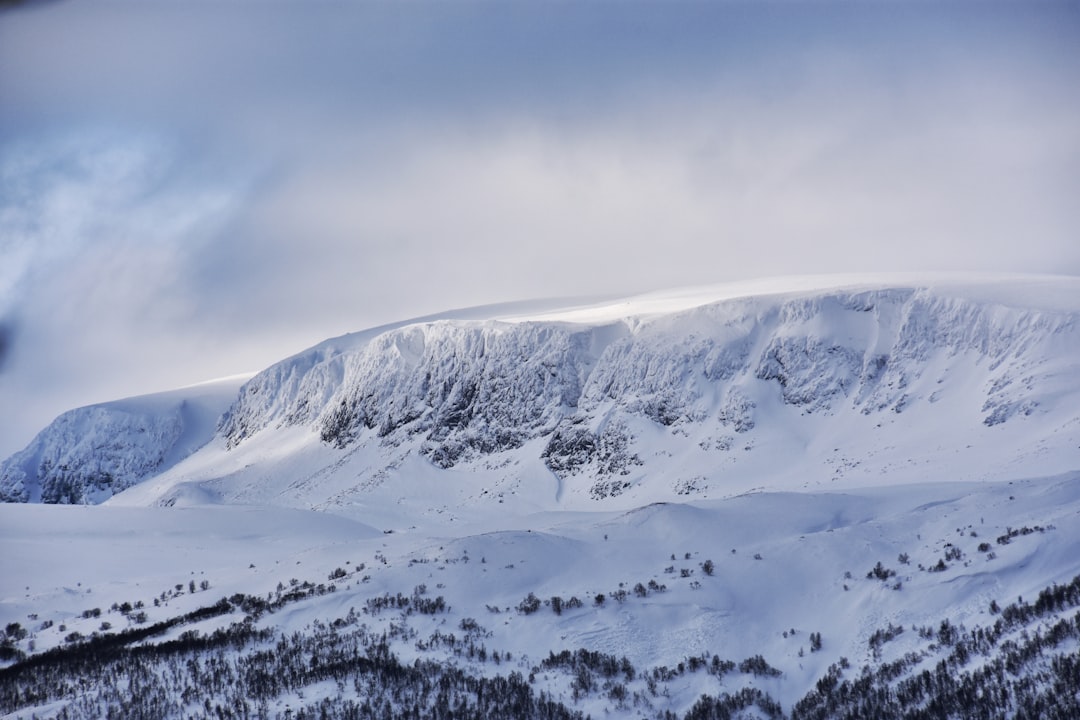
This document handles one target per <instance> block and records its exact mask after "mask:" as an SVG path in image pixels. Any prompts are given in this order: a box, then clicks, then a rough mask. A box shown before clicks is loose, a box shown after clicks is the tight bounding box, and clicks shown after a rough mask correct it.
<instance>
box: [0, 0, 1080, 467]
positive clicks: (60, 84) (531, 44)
mask: <svg viewBox="0 0 1080 720" xmlns="http://www.w3.org/2000/svg"><path fill="white" fill-rule="evenodd" d="M1078 87H1080V4H1078V3H1075V2H1072V3H1060V4H1058V3H1051V2H1024V3H989V2H987V3H983V2H956V3H922V2H912V3H901V2H865V3H857V2H845V3H828V2H767V3H736V2H713V3H705V2H690V1H684V2H675V3H666V2H665V3H660V2H655V3H653V2H646V1H637V2H626V3H619V2H613V1H612V2H580V3H568V2H513V3H498V4H495V3H480V2H439V3H435V2H430V3H429V2H423V1H416V2H408V3H389V2H346V1H344V0H342V1H336V2H335V1H331V0H315V1H306V0H305V1H303V2H301V1H300V0H277V1H276V2H275V1H267V2H257V1H256V0H222V1H221V2H208V1H202V0H195V1H194V2H192V1H191V0H185V1H183V2H172V1H170V0H141V1H139V2H119V1H116V0H83V1H81V2H74V1H70V0H48V1H44V0H39V1H38V2H34V1H33V0H29V1H27V2H23V3H10V2H8V3H0V410H2V412H0V458H2V457H6V456H7V455H8V454H10V453H11V452H13V451H15V450H17V449H19V448H20V447H22V446H23V445H25V444H26V443H27V442H28V441H29V440H30V439H31V438H32V437H33V435H34V433H35V432H37V431H38V430H40V429H41V428H42V427H44V425H45V424H47V423H48V422H49V421H50V420H51V419H52V418H53V417H55V416H56V415H57V414H59V413H60V412H62V411H64V410H66V409H69V408H72V407H76V406H79V405H84V404H88V403H92V402H101V401H106V400H110V399H115V398H119V397H125V396H130V395H135V394H141V393H146V392H153V391H158V390H166V389H170V388H174V387H178V386H182V385H186V384H190V383H195V382H199V381H202V380H207V379H211V378H214V377H219V376H223V375H230V374H234V373H239V372H246V371H254V370H259V369H261V368H263V367H266V366H268V365H270V364H271V363H273V362H275V361H276V360H278V359H281V358H283V357H285V356H287V355H290V354H292V353H294V352H297V351H299V350H302V349H303V348H305V347H307V346H310V345H313V344H315V343H317V342H319V341H320V340H323V339H325V338H328V337H331V336H335V335H340V334H343V333H345V332H350V331H354V330H359V329H363V328H366V327H371V326H375V325H379V324H382V323H386V322H392V321H395V320H401V319H404V318H408V317H413V316H419V315H424V314H428V313H433V312H438V311H442V310H447V309H451V308H458V307H467V306H472V305H479V304H486V303H495V302H503V301H511V300H520V299H531V298H546V297H560V296H574V297H580V296H592V295H611V294H623V293H625V294H629V293H637V292H644V291H650V290H656V289H664V288H670V287H677V286H683V285H700V284H709V283H717V282H724V281H728V280H741V279H748V278H757V277H768V276H778V275H788V274H807V273H830V272H845V273H850V272H856V273H858V272H880V271H930V270H933V271H939V270H948V271H952V270H956V271H992V272H997V271H1008V272H1025V273H1056V274H1065V275H1080V237H1078V229H1080V202H1078V201H1077V198H1080V92H1078V91H1077V88H1078Z"/></svg>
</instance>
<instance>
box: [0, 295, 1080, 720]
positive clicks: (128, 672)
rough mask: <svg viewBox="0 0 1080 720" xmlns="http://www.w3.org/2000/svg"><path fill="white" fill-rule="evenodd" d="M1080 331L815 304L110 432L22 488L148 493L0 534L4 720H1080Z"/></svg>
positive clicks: (902, 306)
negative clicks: (70, 481)
mask: <svg viewBox="0 0 1080 720" xmlns="http://www.w3.org/2000/svg"><path fill="white" fill-rule="evenodd" d="M1078 320H1080V280H1074V279H1067V278H989V279H988V278H981V279H965V278H956V277H939V278H918V279H915V280H912V279H911V278H887V279H886V278H876V279H873V281H872V282H871V281H867V280H863V281H856V280H853V279H841V280H836V279H821V278H803V279H799V280H794V281H784V282H783V283H780V284H766V285H760V284H758V285H754V284H750V285H740V286H722V287H714V288H703V289H693V290H688V291H678V292H670V293H657V294H652V295H647V296H642V297H637V298H631V299H629V300H620V301H613V302H605V303H599V304H597V303H592V304H587V303H578V304H575V305H574V306H573V307H570V308H569V309H563V310H553V309H552V308H551V307H550V306H549V307H546V308H540V307H532V308H523V307H521V306H518V307H515V308H506V307H503V308H499V309H494V310H487V311H485V310H470V311H467V312H463V313H451V314H448V315H446V316H443V317H439V318H427V319H423V320H419V321H415V322H406V323H402V324H400V325H396V326H392V327H384V328H377V329H374V330H371V331H366V332H362V333H357V334H354V335H349V336H344V337H342V338H336V339H333V340H329V341H327V342H325V343H322V344H320V345H318V346H316V347H314V348H312V349H310V350H308V351H305V352H303V353H300V354H298V355H296V356H294V357H291V358H288V359H286V360H284V361H282V362H280V363H278V364H276V365H274V366H272V367H270V368H268V369H267V370H265V371H263V372H262V373H259V374H258V375H256V376H254V377H252V378H251V379H250V380H249V381H248V382H246V383H245V384H244V385H243V386H242V387H239V388H237V387H236V386H235V385H233V386H232V387H231V388H228V387H220V388H217V389H215V391H214V393H213V395H214V398H215V399H214V400H213V402H210V401H209V399H207V402H206V404H204V405H200V406H199V407H202V408H204V412H203V414H202V417H203V420H204V422H196V423H191V424H188V425H184V427H185V428H187V432H186V433H180V435H179V436H178V435H177V430H176V428H175V426H176V421H175V420H173V419H171V418H175V417H176V413H178V412H181V413H182V411H183V410H184V409H185V408H186V410H187V411H188V412H190V411H191V410H192V407H193V405H192V404H193V403H194V402H195V401H194V399H193V398H194V397H195V394H193V391H192V389H188V390H186V391H181V392H178V393H177V394H176V395H175V396H161V397H157V398H151V399H145V398H144V399H136V400H131V401H123V402H120V403H113V404H110V405H108V406H103V407H104V409H102V407H100V406H99V407H95V408H87V409H83V410H81V411H74V412H73V413H71V414H70V415H71V416H72V417H71V418H69V419H65V418H68V416H63V417H62V418H61V419H59V420H58V421H57V422H56V423H54V425H53V426H51V427H50V428H49V429H47V430H46V431H43V433H42V434H41V435H40V436H39V437H38V439H37V440H35V444H33V445H31V447H30V448H28V449H27V450H26V451H24V452H23V453H20V454H19V455H17V456H15V458H13V459H11V460H9V461H8V462H7V463H6V464H5V465H4V468H5V472H11V470H9V469H10V468H15V469H16V470H20V469H21V471H22V472H23V473H24V475H23V476H20V477H30V476H31V471H33V472H34V473H37V474H36V475H33V477H40V478H45V477H60V478H63V477H67V476H62V475H57V474H55V473H54V474H52V475H48V474H47V473H43V472H42V471H41V470H40V468H42V467H46V469H49V468H56V467H61V466H63V465H66V466H67V471H69V472H71V471H73V470H72V469H73V468H77V469H78V471H79V472H80V473H81V475H80V477H84V478H88V479H90V480H91V481H92V479H93V478H95V477H98V476H100V475H101V474H103V473H109V474H110V475H111V477H114V478H117V477H123V478H127V479H129V480H130V481H131V482H135V481H136V480H138V478H142V479H141V480H140V481H138V482H136V484H134V485H132V486H131V487H129V488H128V489H127V490H125V491H124V492H121V493H118V494H116V495H114V496H113V497H111V498H108V499H107V500H106V501H105V502H104V503H103V504H101V505H99V506H94V507H48V506H43V505H32V504H14V503H12V504H5V505H0V544H2V546H3V547H4V548H5V552H4V553H0V577H2V578H3V579H4V582H3V583H0V626H3V628H4V630H3V633H2V634H0V718H19V719H20V720H23V719H25V720H29V718H32V717H39V718H58V717H65V718H91V717H106V716H117V717H154V718H166V717H177V718H179V717H198V718H211V717H214V718H222V717H245V716H247V717H251V716H257V717H268V718H269V717H282V718H286V717H287V718H293V719H294V720H295V719H296V718H309V717H320V716H327V717H352V716H355V717H383V716H386V717H417V718H420V717H447V718H458V717H467V718H480V717H483V718H567V719H582V720H583V719H584V718H585V717H586V716H591V717H606V716H611V717H636V718H658V719H663V720H667V719H668V718H672V717H679V718H684V720H697V719H698V718H718V717H733V718H762V717H768V718H777V719H779V718H786V717H790V718H799V719H800V720H809V719H811V718H813V719H823V718H861V717H876V718H907V717H948V718H953V717H955V718H961V717H1025V718H1026V717H1041V718H1056V719H1061V720H1064V719H1065V718H1075V717H1077V716H1078V715H1080V615H1078V611H1080V522H1078V519H1080V322H1078ZM218 391H220V392H218ZM166 399H167V400H166ZM215 403H216V404H215ZM229 403H231V405H230V404H229ZM226 406H228V409H227V412H225V414H224V415H223V416H221V421H220V423H217V424H216V425H215V422H216V419H217V418H218V416H219V415H220V413H221V411H223V410H225V408H226ZM177 408H180V409H179V410H177ZM137 410H138V411H139V412H142V414H141V415H140V414H139V412H136V411H137ZM215 427H216V430H215V429H214V428H215ZM138 428H143V431H142V432H140V431H139V430H138ZM196 429H197V430H198V431H197V432H196ZM180 438H187V439H183V440H182V439H180ZM200 444H201V447H199V448H198V449H197V450H194V451H193V452H192V450H193V449H194V448H195V447H196V446H199V445H200ZM49 458H52V460H51V461H50V462H49V463H45V462H44V460H43V459H49ZM155 458H159V459H157V460H155ZM155 463H156V464H155ZM121 471H122V472H121ZM125 482H126V481H125ZM115 486H116V481H115V480H114V482H113V487H115ZM55 487H56V483H55V482H54V483H53V484H51V485H47V484H46V483H45V482H42V483H41V484H40V485H33V484H31V483H27V482H25V481H24V482H23V484H22V485H21V486H19V488H20V491H21V492H26V494H27V495H28V496H29V499H32V500H38V499H50V498H46V497H45V495H46V488H48V492H53V493H55V490H54V489H53V488H55ZM35 488H40V489H35ZM94 492H96V491H87V492H85V495H84V497H86V498H88V499H90V500H93V499H100V498H102V497H104V496H105V495H107V494H108V490H107V489H106V490H104V491H102V492H101V493H100V495H96V496H95V495H94Z"/></svg>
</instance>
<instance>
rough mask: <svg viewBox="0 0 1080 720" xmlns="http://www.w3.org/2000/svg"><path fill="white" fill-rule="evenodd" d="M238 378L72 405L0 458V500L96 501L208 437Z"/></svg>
mask: <svg viewBox="0 0 1080 720" xmlns="http://www.w3.org/2000/svg"><path fill="white" fill-rule="evenodd" d="M239 385H240V380H236V379H234V380H227V381H222V382H218V383H212V384H207V385H203V386H196V387H193V388H188V389H184V390H176V391H172V392H167V393H159V394H155V395H145V396H141V397H135V398H129V399H127V400H118V401H115V402H110V403H103V404H101V405H90V406H87V407H82V408H77V409H75V410H69V411H68V412H66V413H64V414H62V415H60V416H59V417H58V418H56V420H54V421H53V422H52V423H51V424H50V425H49V426H48V427H46V428H45V429H44V430H42V431H41V432H40V433H38V435H37V437H35V438H34V439H33V440H32V441H31V442H30V444H29V445H27V446H26V448H24V449H23V450H21V451H19V452H17V453H15V454H14V455H12V456H11V457H10V458H8V459H7V460H5V461H4V462H3V463H0V502H42V503H58V504H82V503H100V502H103V501H105V500H107V499H109V498H110V497H112V496H113V495H115V494H116V493H118V492H121V491H122V490H126V489H127V488H129V487H131V486H132V485H135V484H136V483H139V482H141V481H143V480H145V479H146V478H148V477H150V476H152V475H155V474H156V473H158V472H160V471H162V470H165V469H166V468H169V467H171V466H173V465H175V464H176V463H177V462H179V461H181V460H183V459H184V458H185V457H187V456H188V455H190V454H191V453H193V452H195V451H196V450H197V449H199V448H200V447H202V446H203V445H204V444H206V443H207V442H208V441H209V440H210V439H211V438H213V436H214V433H215V431H216V428H217V422H218V419H219V418H220V417H221V415H222V413H223V412H224V411H225V409H226V408H227V407H228V406H229V404H230V403H231V402H232V401H233V400H234V399H235V397H236V390H237V388H238V386H239Z"/></svg>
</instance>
